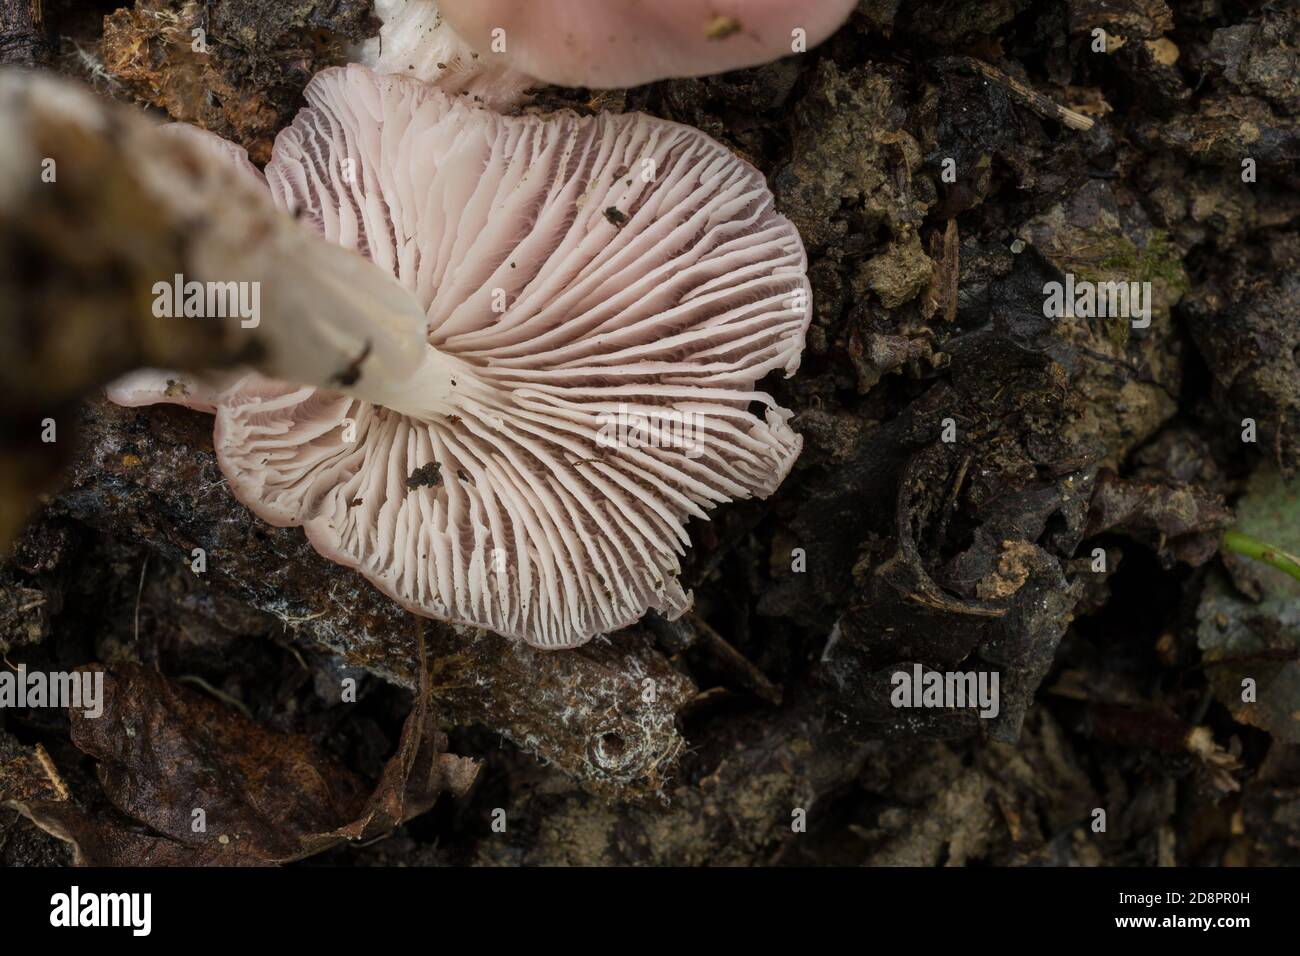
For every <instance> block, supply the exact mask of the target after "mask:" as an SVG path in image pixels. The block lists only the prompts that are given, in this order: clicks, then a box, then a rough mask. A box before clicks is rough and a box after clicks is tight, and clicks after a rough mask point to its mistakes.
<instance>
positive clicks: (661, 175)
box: [131, 65, 810, 648]
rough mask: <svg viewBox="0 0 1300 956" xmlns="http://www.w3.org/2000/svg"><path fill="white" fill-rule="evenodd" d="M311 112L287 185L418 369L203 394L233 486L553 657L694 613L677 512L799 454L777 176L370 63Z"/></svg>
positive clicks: (402, 590) (725, 494)
mask: <svg viewBox="0 0 1300 956" xmlns="http://www.w3.org/2000/svg"><path fill="white" fill-rule="evenodd" d="M306 97H307V101H308V104H309V105H308V106H307V107H306V108H305V109H304V110H303V111H302V112H301V113H300V114H299V115H298V117H297V118H296V119H295V121H294V123H293V124H292V125H291V126H290V127H289V128H287V129H285V130H283V131H282V132H281V133H280V135H279V137H278V138H277V140H276V143H275V149H274V152H273V156H272V160H271V162H270V164H269V165H268V166H267V169H266V179H267V183H268V185H269V187H270V190H271V195H272V197H273V198H274V200H275V202H276V203H277V204H278V205H279V206H280V207H281V208H284V209H287V210H290V211H293V212H294V213H296V214H297V215H298V216H299V218H300V219H301V220H302V221H303V222H305V223H307V224H309V225H311V226H313V227H314V228H316V229H318V230H320V231H321V232H322V233H323V234H324V235H325V236H326V237H327V238H329V239H332V240H334V241H336V242H338V243H340V244H341V245H343V246H346V247H348V248H351V249H355V250H357V251H359V252H361V253H363V254H364V255H365V256H367V257H369V258H370V259H371V260H373V261H374V262H375V263H377V264H378V265H380V266H381V267H382V268H383V269H385V270H388V271H390V272H391V273H392V274H393V275H394V276H396V278H397V279H398V281H399V282H400V283H401V284H402V285H404V286H405V287H406V288H408V289H410V290H411V291H412V292H413V293H414V294H415V296H416V298H417V299H418V300H419V302H420V304H421V305H422V307H423V308H424V309H425V310H426V314H427V320H428V329H427V342H426V345H425V347H424V352H423V356H422V360H421V364H420V366H419V368H418V370H417V371H416V372H415V373H414V374H413V375H411V376H408V377H404V378H403V377H392V378H385V377H382V376H378V375H372V374H370V373H369V372H367V371H365V370H363V371H362V372H361V373H360V374H361V377H360V379H359V380H340V381H338V382H336V383H335V386H334V387H333V388H330V389H322V388H313V387H308V386H301V385H296V384H288V383H284V382H279V381H275V380H272V379H268V378H265V377H263V376H261V375H258V374H255V373H253V374H248V375H246V376H244V377H242V378H240V379H239V380H238V381H235V382H231V383H228V384H227V385H226V386H225V387H224V388H223V389H222V390H220V392H219V394H207V395H201V396H198V397H197V398H196V397H195V396H189V397H188V398H187V399H186V400H188V401H189V402H190V403H191V404H195V402H196V401H197V402H199V403H200V404H202V405H203V406H204V407H211V408H212V409H213V410H214V412H215V415H216V427H215V438H214V445H215V447H216V450H217V454H218V458H219V461H220V464H221V467H222V469H223V471H224V472H225V474H226V475H227V477H228V479H229V486H230V488H231V489H232V491H233V492H234V493H235V495H236V496H237V497H238V498H239V499H240V500H241V501H242V502H244V503H245V504H246V505H248V506H249V507H250V508H251V509H252V510H253V511H254V512H256V513H257V514H258V515H260V516H261V517H262V518H264V519H265V520H267V521H268V522H270V523H272V524H275V525H280V526H286V525H301V526H302V527H303V528H304V529H305V531H306V534H307V536H308V538H309V539H310V540H311V542H312V543H313V544H314V545H315V547H316V548H317V549H318V550H319V551H321V553H323V554H325V555H326V556H328V557H330V558H331V559H333V560H334V561H337V562H339V563H341V564H344V565H348V566H351V567H354V568H356V569H357V570H359V571H360V572H361V573H362V574H363V575H365V576H366V577H367V578H368V579H369V580H370V581H371V582H373V583H374V584H375V585H376V586H377V587H378V588H380V589H381V590H382V591H384V592H385V593H386V594H388V595H389V596H391V597H392V598H393V599H395V600H396V601H398V602H400V603H401V604H403V605H404V606H406V607H407V608H409V609H410V610H412V611H414V612H416V613H418V614H422V615H426V616H430V617H435V618H440V619H443V620H449V621H454V622H459V623H465V624H473V625H479V626H483V627H487V628H490V629H492V630H494V631H497V632H498V633H501V634H504V635H507V636H513V637H517V638H521V639H523V640H525V641H527V642H528V643H530V644H534V645H536V646H539V647H547V648H559V647H570V646H574V645H577V644H580V643H582V642H583V641H585V640H588V639H590V638H591V637H593V636H595V635H598V634H604V633H609V632H612V631H615V630H618V629H620V628H622V627H625V626H627V625H629V624H631V623H633V622H635V621H636V620H637V619H639V618H640V617H641V615H642V614H644V613H645V611H646V610H647V608H656V609H658V610H660V611H662V612H664V613H665V614H666V615H668V616H676V615H678V614H680V613H681V612H683V611H684V610H685V609H686V608H687V607H689V605H690V596H689V595H688V594H687V593H686V592H685V591H684V590H683V588H682V586H681V584H680V582H679V580H678V575H679V572H680V561H679V556H680V555H681V554H682V553H684V550H685V548H686V546H687V545H688V544H689V538H688V535H687V533H686V527H685V522H686V521H687V520H688V519H689V518H691V517H696V518H706V516H707V511H708V510H709V509H711V508H712V507H714V506H716V505H717V504H719V503H720V502H724V501H727V500H729V499H733V498H746V497H750V496H753V495H757V496H760V497H765V496H767V495H769V494H770V493H771V492H772V491H773V490H774V489H775V488H776V487H777V486H778V485H779V484H780V483H781V481H782V479H783V478H784V477H785V475H786V474H787V472H788V471H789V469H790V467H791V465H792V463H793V462H794V460H795V458H796V457H797V456H798V454H799V450H800V447H801V439H800V437H799V435H797V434H796V433H795V432H794V431H793V430H792V429H791V427H790V425H789V421H788V420H789V418H790V416H791V413H790V412H789V411H786V410H784V409H782V408H780V407H779V406H778V405H777V404H776V402H775V401H774V400H773V399H772V397H771V396H769V395H767V394H766V393H764V392H762V391H759V390H758V388H757V382H758V380H759V379H761V378H763V377H764V376H765V375H767V374H768V373H769V372H773V371H777V370H780V371H782V372H784V373H785V374H786V375H787V376H789V375H792V374H793V373H794V371H795V369H796V368H797V367H798V364H799V357H800V353H801V351H802V349H803V342H804V335H805V332H806V330H807V326H808V322H809V315H810V293H809V287H808V282H807V279H806V276H805V268H806V257H805V253H804V250H803V246H802V244H801V242H800V240H799V236H798V233H797V232H796V230H795V228H794V226H793V225H792V224H791V223H790V222H789V221H788V220H787V219H785V218H784V217H783V216H781V215H779V214H778V213H776V212H775V210H774V209H773V198H772V195H771V193H770V192H769V191H768V189H767V187H766V184H765V183H764V181H763V177H762V175H761V174H760V173H759V172H758V171H757V170H755V169H754V168H752V167H751V166H749V165H748V164H747V163H745V162H743V161H742V160H740V159H739V158H738V157H736V156H735V155H733V154H732V153H730V152H729V151H728V150H727V149H726V148H724V147H723V146H721V145H720V144H718V143H716V142H715V141H713V140H711V139H710V138H709V137H707V136H705V135H704V134H703V133H700V132H699V131H697V130H693V129H690V128H688V127H685V126H680V125H678V124H675V123H670V122H667V121H663V120H659V119H655V118H652V117H649V116H645V115H643V114H635V113H634V114H625V115H609V114H602V115H598V116H592V117H579V116H577V115H575V114H573V113H569V112H565V113H559V114H555V115H553V116H550V117H546V118H543V117H538V116H523V117H503V116H500V115H497V114H496V113H493V112H491V111H488V110H483V109H477V108H474V107H472V106H470V105H468V104H466V103H465V102H464V100H463V98H458V97H455V96H449V95H447V94H446V93H444V92H442V91H441V90H440V89H439V88H437V87H436V86H434V85H432V84H428V83H424V82H421V81H418V80H414V79H411V78H408V77H401V76H382V75H378V74H376V73H374V72H372V71H370V70H368V69H366V68H364V67H361V66H357V65H353V66H350V67H346V68H336V69H331V70H326V71H324V72H323V73H320V74H318V75H317V76H316V77H315V78H314V79H313V80H312V81H311V83H310V84H309V85H308V87H307V90H306ZM349 164H351V165H350V166H349ZM349 168H350V169H351V171H352V174H351V175H348V174H347V173H346V172H345V170H347V169H349ZM162 386H163V382H162V380H161V379H157V380H155V381H154V382H152V384H151V383H148V382H146V383H144V384H143V385H141V383H139V382H137V383H136V386H135V387H134V391H133V393H132V397H131V400H132V401H133V402H134V403H136V404H142V403H144V402H146V401H176V400H177V397H176V396H175V395H174V394H173V395H169V394H168V389H166V388H164V387H162ZM362 386H364V389H362Z"/></svg>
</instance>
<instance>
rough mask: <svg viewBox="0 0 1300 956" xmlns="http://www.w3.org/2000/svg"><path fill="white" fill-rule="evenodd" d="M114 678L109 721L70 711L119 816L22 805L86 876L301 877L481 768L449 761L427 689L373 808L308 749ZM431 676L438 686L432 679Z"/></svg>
mask: <svg viewBox="0 0 1300 956" xmlns="http://www.w3.org/2000/svg"><path fill="white" fill-rule="evenodd" d="M96 666H97V667H98V668H99V669H102V670H103V672H104V698H105V699H104V713H103V715H102V716H101V717H99V718H96V719H89V718H85V717H83V716H81V715H80V714H79V713H78V712H75V711H70V717H71V719H72V739H73V742H74V743H75V744H76V745H77V746H78V747H79V748H80V749H81V750H83V751H84V752H85V753H87V754H89V755H90V756H92V757H94V758H95V760H96V761H97V771H98V776H99V781H100V784H101V786H102V787H103V789H104V793H105V795H106V796H107V797H108V799H109V801H110V802H111V803H112V804H113V806H114V807H115V808H116V810H117V811H118V813H97V814H94V815H90V814H88V813H86V812H84V811H83V810H81V809H80V808H79V807H78V806H77V805H75V804H74V803H72V802H69V801H67V800H60V801H52V800H49V799H15V800H12V801H11V805H13V806H15V807H16V808H17V809H19V810H20V811H21V812H22V813H24V814H25V815H27V816H28V817H29V818H30V819H31V820H33V821H34V822H35V823H36V824H37V825H38V826H40V827H41V828H42V829H44V830H46V831H47V832H49V833H51V834H53V835H54V836H56V837H58V838H59V839H61V840H64V841H66V842H68V843H71V844H73V846H74V847H75V848H76V859H77V863H78V864H80V865H89V866H106V865H107V866H113V865H133V866H135V865H199V866H203V865H227V866H257V865H269V864H278V863H288V862H291V861H293V860H298V859H302V858H304V857H307V856H311V855H313V854H316V853H320V852H322V851H323V850H327V849H329V848H330V847H333V846H337V845H338V844H340V843H344V842H346V841H350V840H366V839H371V838H373V837H375V836H376V835H379V834H382V833H384V832H386V831H388V830H391V829H393V828H394V827H396V826H399V825H401V824H402V823H404V822H405V821H407V820H409V819H411V818H412V817H415V816H418V815H419V814H421V813H424V812H425V811H426V810H428V809H429V808H430V807H432V806H433V803H434V801H436V800H437V798H438V796H439V794H441V793H444V792H449V793H451V794H453V795H456V796H460V795H463V794H464V793H465V792H466V791H467V790H468V789H469V787H470V786H471V785H472V784H473V782H474V778H475V776H476V774H477V772H478V765H477V764H476V763H475V762H474V761H473V760H471V759H468V758H464V757H456V756H453V755H451V754H447V753H445V749H446V738H445V737H444V736H443V735H442V734H440V733H439V732H438V731H437V730H436V728H435V726H434V723H433V715H432V712H431V711H430V709H429V704H428V699H429V698H428V682H427V677H426V680H425V686H424V687H423V688H422V689H421V692H420V693H418V694H417V695H416V705H415V709H414V710H413V711H412V712H411V714H410V716H409V717H408V718H407V720H406V724H405V726H404V727H403V729H402V736H401V740H400V742H399V743H398V748H397V753H396V754H395V755H394V756H393V757H392V758H391V759H390V760H389V761H388V763H387V765H386V766H385V768H384V770H383V773H382V775H381V778H380V781H379V784H378V786H377V787H376V788H375V789H374V791H373V792H372V793H370V794H368V795H367V793H366V788H365V785H364V783H363V782H362V781H361V780H360V778H358V777H357V776H356V775H355V774H353V773H352V772H351V771H349V770H347V769H346V768H344V767H342V766H340V765H339V764H338V763H337V762H336V761H334V760H333V759H331V758H330V757H328V756H327V755H325V754H324V753H322V752H321V751H320V750H319V749H318V748H317V747H316V746H315V745H314V744H312V743H310V742H309V741H307V740H306V739H304V738H298V737H289V736H285V735H283V734H276V733H272V732H270V731H268V730H265V729H264V728H262V727H261V726H259V725H258V724H256V723H255V722H253V721H252V720H249V719H248V718H247V717H244V716H243V715H241V714H240V713H238V712H237V711H234V710H232V709H230V708H228V707H226V706H224V705H223V704H221V703H218V702H217V701H214V700H212V699H211V698H209V697H207V696H205V695H203V694H201V693H199V692H197V691H194V690H191V689H190V688H188V687H186V686H183V685H181V684H178V683H176V682H174V681H171V680H169V679H168V678H166V677H163V676H162V675H161V674H157V673H155V672H153V671H150V670H148V669H146V668H144V667H141V666H140V665H138V664H130V663H127V664H118V665H113V666H111V667H102V666H99V665H96ZM426 673H427V672H426Z"/></svg>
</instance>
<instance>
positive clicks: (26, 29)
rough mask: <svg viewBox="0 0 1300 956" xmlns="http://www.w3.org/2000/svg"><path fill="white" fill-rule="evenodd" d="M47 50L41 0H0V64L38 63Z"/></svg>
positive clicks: (21, 64) (48, 49) (36, 64)
mask: <svg viewBox="0 0 1300 956" xmlns="http://www.w3.org/2000/svg"><path fill="white" fill-rule="evenodd" d="M49 52H50V45H49V43H48V42H46V39H45V25H44V23H43V22H42V20H41V0H0V66H40V65H41V64H43V63H44V62H45V60H46V59H48V57H49Z"/></svg>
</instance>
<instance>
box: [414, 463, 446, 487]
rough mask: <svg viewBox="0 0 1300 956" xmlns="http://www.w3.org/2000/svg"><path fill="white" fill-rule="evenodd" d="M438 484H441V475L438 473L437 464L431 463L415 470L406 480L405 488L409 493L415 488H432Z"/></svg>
mask: <svg viewBox="0 0 1300 956" xmlns="http://www.w3.org/2000/svg"><path fill="white" fill-rule="evenodd" d="M440 484H442V475H440V474H439V473H438V464H437V462H432V461H431V462H429V463H428V464H427V465H421V466H420V467H419V468H417V469H415V471H413V472H411V474H410V477H408V478H407V479H406V487H407V489H408V490H410V491H414V490H415V489H416V488H433V487H436V486H437V485H440Z"/></svg>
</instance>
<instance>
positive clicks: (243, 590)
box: [53, 401, 696, 799]
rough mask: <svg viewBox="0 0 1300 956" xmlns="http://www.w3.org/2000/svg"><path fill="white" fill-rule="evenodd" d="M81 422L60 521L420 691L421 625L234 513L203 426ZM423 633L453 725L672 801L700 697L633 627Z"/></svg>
mask: <svg viewBox="0 0 1300 956" xmlns="http://www.w3.org/2000/svg"><path fill="white" fill-rule="evenodd" d="M80 426H81V434H82V440H83V444H82V447H81V450H80V452H79V453H78V455H77V457H76V460H75V461H74V463H73V465H72V479H71V485H70V487H69V488H67V489H66V491H65V492H64V493H63V494H62V495H61V496H60V498H59V499H58V500H57V501H56V502H55V503H54V505H53V508H54V509H55V510H56V511H59V512H63V513H66V514H68V515H70V516H71V517H73V518H75V519H77V520H79V521H82V522H84V523H86V524H88V525H92V526H94V527H96V528H99V529H101V530H103V531H105V532H106V533H110V534H114V535H122V534H129V535H132V536H134V537H138V538H139V539H141V540H143V541H146V542H148V544H149V546H150V547H151V548H153V549H154V550H156V551H157V552H158V553H159V554H160V555H161V556H162V559H163V560H164V561H171V562H175V563H177V564H179V565H182V566H185V567H187V568H188V566H189V565H190V562H191V560H192V552H193V549H194V548H203V549H204V553H205V560H206V565H207V571H206V573H205V574H204V575H203V576H202V578H201V580H202V581H203V582H204V584H205V585H207V586H210V587H212V588H213V589H214V590H220V591H224V592H228V593H230V594H232V595H234V596H236V597H237V598H239V599H240V600H241V601H243V602H245V603H247V604H249V605H250V606H252V607H254V608H256V609H258V610H261V611H265V612H269V613H271V614H274V615H276V616H277V617H278V618H280V620H281V621H283V622H285V624H286V626H288V627H290V628H292V630H293V631H294V632H295V633H296V635H297V637H298V638H299V639H301V640H304V641H307V642H310V643H312V644H316V645H319V646H322V647H325V648H327V649H329V650H331V651H333V652H335V653H338V654H341V655H342V656H344V657H345V658H346V659H347V660H348V661H349V662H351V663H353V664H356V665H358V666H361V667H364V668H366V669H367V670H369V671H371V672H372V673H375V674H377V675H379V676H381V677H383V678H384V679H386V680H389V681H391V682H393V683H396V684H400V685H403V686H406V687H414V686H415V683H416V678H417V676H418V666H417V655H416V648H415V644H414V641H413V640H412V637H411V632H412V628H411V621H412V617H411V615H410V614H408V613H407V612H406V611H405V610H403V609H402V608H401V607H399V606H398V605H397V604H395V603H393V602H392V601H390V600H389V599H388V598H386V597H384V596H383V595H382V594H380V593H379V592H378V591H377V590H375V589H374V588H373V587H372V586H371V585H370V584H369V583H368V582H367V581H366V580H365V579H364V578H362V577H361V576H360V575H359V574H357V573H356V572H354V571H351V570H348V569H346V568H343V567H340V566H339V565H336V564H333V563H331V562H330V561H328V560H327V559H325V558H324V557H322V556H321V555H320V554H318V553H317V552H316V551H315V549H313V548H312V547H311V545H310V544H308V543H307V541H306V539H305V537H304V535H303V534H302V532H301V531H300V530H299V529H297V528H273V527H270V526H269V525H266V524H264V523H262V522H261V521H260V520H259V519H257V518H256V517H254V516H253V515H251V514H250V513H249V512H248V511H247V510H246V509H245V508H244V507H243V506H242V505H240V504H239V503H238V502H236V501H235V499H234V498H233V496H231V494H230V492H229V490H228V489H227V488H226V486H225V482H224V479H223V478H222V475H221V472H220V471H219V469H218V468H217V464H216V458H215V456H214V454H213V452H212V445H211V442H212V426H211V419H210V418H209V417H207V416H202V415H199V414H197V413H193V412H187V411H184V410H182V409H177V408H161V407H159V408H151V409H124V408H118V407H116V406H114V405H110V404H108V403H107V402H104V401H95V402H88V403H86V405H85V406H84V407H83V410H82V414H81V421H80ZM186 573H188V571H187V572H186ZM426 635H427V640H428V646H429V659H430V662H431V664H430V666H431V670H432V679H433V695H434V700H435V701H436V703H437V706H438V709H439V712H440V713H441V714H443V715H444V716H445V717H446V718H447V719H449V720H451V721H453V722H455V723H458V724H471V723H478V724H483V725H485V726H487V727H489V728H491V729H492V730H494V731H497V732H499V733H501V734H503V735H504V736H506V737H507V738H509V739H510V740H512V741H514V742H515V743H517V744H518V745H519V746H520V747H522V748H523V749H524V750H526V751H528V752H531V753H534V754H536V755H537V756H539V757H541V758H542V759H544V760H546V761H548V762H550V763H553V764H555V765H556V766H558V767H559V768H560V769H562V770H563V771H565V772H566V773H567V774H569V775H570V776H572V777H574V778H575V779H577V780H578V781H580V782H581V783H583V784H584V785H585V786H586V787H588V788H589V789H593V790H596V791H599V792H603V793H605V794H608V795H612V796H619V797H623V798H629V799H631V798H640V797H646V796H650V795H653V794H658V793H659V792H660V791H661V790H662V788H663V786H664V783H665V781H666V780H667V778H668V776H669V775H670V774H671V771H672V768H673V766H674V765H675V761H676V756H677V755H678V753H679V752H680V751H681V749H682V747H683V745H684V741H683V740H682V738H681V736H680V735H679V734H678V732H677V729H676V726H675V721H676V716H677V712H678V711H679V710H680V709H681V708H682V707H683V706H684V705H685V704H686V702H687V701H689V700H690V699H691V698H692V697H693V696H694V695H695V692H696V688H695V686H694V685H693V683H692V682H691V681H690V680H689V679H688V678H687V677H685V676H683V675H682V674H681V673H679V672H678V671H677V670H675V669H674V668H673V667H672V666H671V665H670V664H669V663H668V661H667V660H666V659H665V658H664V656H663V655H662V654H661V653H660V652H659V651H658V650H657V649H656V648H655V646H654V640H653V638H652V637H651V636H650V635H649V634H647V633H644V632H642V631H641V630H640V629H639V628H631V629H628V630H626V631H622V632H620V633H618V634H616V635H612V636H611V637H609V638H608V639H597V640H595V641H592V642H591V643H589V644H587V645H585V646H583V647H581V648H579V649H577V650H573V651H563V652H547V651H539V650H536V649H534V648H530V647H528V646H526V645H524V644H523V643H521V642H519V641H512V640H509V639H507V638H503V637H500V636H498V635H496V634H492V633H490V632H488V631H483V630H479V629H476V628H469V627H453V626H451V625H447V624H442V623H438V622H432V621H430V622H428V626H427V629H426Z"/></svg>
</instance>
